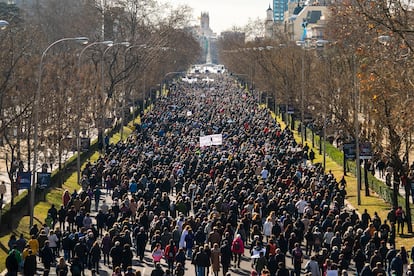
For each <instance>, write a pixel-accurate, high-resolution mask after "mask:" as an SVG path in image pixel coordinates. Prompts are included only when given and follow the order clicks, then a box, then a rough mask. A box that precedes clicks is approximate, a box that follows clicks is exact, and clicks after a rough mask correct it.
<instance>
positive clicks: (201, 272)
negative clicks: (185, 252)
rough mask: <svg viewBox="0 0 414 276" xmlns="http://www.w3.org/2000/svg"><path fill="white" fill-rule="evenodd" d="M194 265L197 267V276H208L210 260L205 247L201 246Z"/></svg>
mask: <svg viewBox="0 0 414 276" xmlns="http://www.w3.org/2000/svg"><path fill="white" fill-rule="evenodd" d="M194 263H195V265H196V267H197V274H196V275H197V276H207V275H206V268H207V267H209V266H210V258H209V257H208V255H207V253H206V252H205V251H204V247H203V246H200V247H199V249H198V252H197V254H196V255H195V257H194Z"/></svg>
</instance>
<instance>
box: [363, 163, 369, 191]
mask: <svg viewBox="0 0 414 276" xmlns="http://www.w3.org/2000/svg"><path fill="white" fill-rule="evenodd" d="M368 166H369V163H368V160H367V159H365V160H364V185H365V196H369V185H368Z"/></svg>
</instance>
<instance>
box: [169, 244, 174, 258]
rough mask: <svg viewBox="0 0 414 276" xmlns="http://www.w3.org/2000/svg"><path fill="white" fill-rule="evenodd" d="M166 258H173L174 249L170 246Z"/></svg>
mask: <svg viewBox="0 0 414 276" xmlns="http://www.w3.org/2000/svg"><path fill="white" fill-rule="evenodd" d="M168 257H169V258H174V247H173V246H170V248H169V249H168Z"/></svg>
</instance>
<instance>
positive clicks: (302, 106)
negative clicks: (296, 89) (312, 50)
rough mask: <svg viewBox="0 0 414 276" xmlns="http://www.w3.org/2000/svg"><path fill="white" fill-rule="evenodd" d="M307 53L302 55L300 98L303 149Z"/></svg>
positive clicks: (304, 138)
mask: <svg viewBox="0 0 414 276" xmlns="http://www.w3.org/2000/svg"><path fill="white" fill-rule="evenodd" d="M305 53H306V52H305V51H303V53H302V69H301V76H302V85H301V86H302V87H301V96H300V121H301V122H300V140H301V143H302V147H303V146H304V140H306V137H304V136H305V128H304V126H305V110H304V109H305V104H304V101H305Z"/></svg>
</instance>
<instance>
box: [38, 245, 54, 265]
mask: <svg viewBox="0 0 414 276" xmlns="http://www.w3.org/2000/svg"><path fill="white" fill-rule="evenodd" d="M40 257H41V258H42V263H43V266H44V268H45V269H48V270H49V271H50V267H51V266H52V263H54V262H55V256H54V255H53V252H52V249H51V248H50V247H49V241H45V244H44V246H43V248H42V249H41V250H40Z"/></svg>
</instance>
